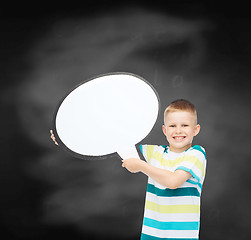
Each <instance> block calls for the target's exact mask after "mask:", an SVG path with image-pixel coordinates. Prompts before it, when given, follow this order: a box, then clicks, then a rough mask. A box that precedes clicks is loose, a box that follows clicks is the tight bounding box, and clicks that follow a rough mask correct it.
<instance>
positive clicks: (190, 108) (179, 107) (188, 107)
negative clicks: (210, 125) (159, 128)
mask: <svg viewBox="0 0 251 240" xmlns="http://www.w3.org/2000/svg"><path fill="white" fill-rule="evenodd" d="M176 111H185V112H191V113H194V115H195V116H196V122H197V111H196V108H195V106H194V105H193V104H192V103H191V102H189V101H188V100H185V99H177V100H175V101H173V102H171V103H170V105H169V106H168V107H167V108H166V110H165V112H164V122H165V120H166V115H167V113H169V112H176Z"/></svg>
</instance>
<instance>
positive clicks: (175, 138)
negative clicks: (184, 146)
mask: <svg viewBox="0 0 251 240" xmlns="http://www.w3.org/2000/svg"><path fill="white" fill-rule="evenodd" d="M185 138H186V137H185V136H174V137H173V139H174V140H175V141H176V142H181V141H183V140H184V139H185Z"/></svg>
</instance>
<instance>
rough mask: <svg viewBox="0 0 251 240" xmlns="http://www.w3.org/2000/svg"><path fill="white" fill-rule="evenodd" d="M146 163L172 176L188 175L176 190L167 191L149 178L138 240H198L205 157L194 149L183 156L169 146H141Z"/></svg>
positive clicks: (199, 150) (199, 148) (197, 148)
mask: <svg viewBox="0 0 251 240" xmlns="http://www.w3.org/2000/svg"><path fill="white" fill-rule="evenodd" d="M140 150H141V152H142V154H143V156H144V158H145V160H146V161H147V162H148V163H149V164H150V165H152V166H155V167H158V168H161V169H166V170H169V171H171V172H174V171H175V170H178V169H181V170H184V171H187V172H189V173H191V175H192V177H191V178H189V179H188V180H187V181H186V182H185V183H184V184H183V185H181V186H180V187H179V188H177V189H169V188H166V187H164V186H162V185H160V184H159V183H157V182H156V181H154V180H153V179H152V178H150V177H149V178H148V184H147V192H146V199H145V211H144V219H143V226H142V233H141V240H165V239H166V240H167V239H170V240H174V239H179V240H186V239H189V240H195V239H197V240H198V239H199V227H200V196H201V191H202V184H203V181H204V178H205V171H206V153H205V150H204V148H203V147H201V146H199V145H195V146H193V147H191V148H189V149H187V150H186V151H184V152H182V153H175V152H171V151H170V150H169V147H168V146H156V145H140Z"/></svg>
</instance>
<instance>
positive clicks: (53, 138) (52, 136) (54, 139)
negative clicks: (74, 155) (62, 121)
mask: <svg viewBox="0 0 251 240" xmlns="http://www.w3.org/2000/svg"><path fill="white" fill-rule="evenodd" d="M50 133H51V139H52V140H53V142H54V143H55V144H56V145H58V143H57V141H56V138H55V136H54V134H53V131H52V130H50Z"/></svg>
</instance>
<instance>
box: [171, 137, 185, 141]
mask: <svg viewBox="0 0 251 240" xmlns="http://www.w3.org/2000/svg"><path fill="white" fill-rule="evenodd" d="M183 138H185V137H174V139H175V140H178V141H179V140H182V139H183Z"/></svg>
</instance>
